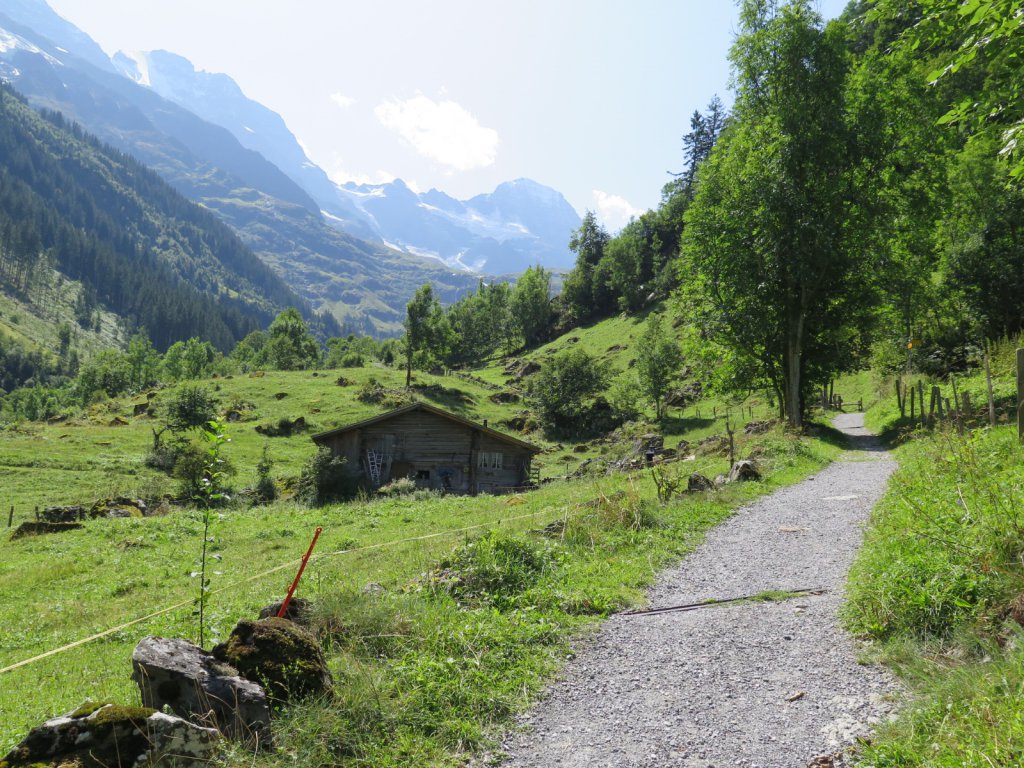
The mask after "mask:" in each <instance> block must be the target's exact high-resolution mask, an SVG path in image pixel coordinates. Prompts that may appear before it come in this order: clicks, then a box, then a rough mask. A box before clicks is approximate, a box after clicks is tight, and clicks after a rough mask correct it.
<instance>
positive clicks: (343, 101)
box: [331, 91, 356, 109]
mask: <svg viewBox="0 0 1024 768" xmlns="http://www.w3.org/2000/svg"><path fill="white" fill-rule="evenodd" d="M331 101H333V102H334V103H335V104H337V105H338V106H339V107H341V108H342V109H345V108H347V107H351V106H352V105H353V104H355V103H356V100H355V99H353V98H352V97H351V96H346V95H345V94H343V93H341V92H340V91H336V92H335V93H332V94H331Z"/></svg>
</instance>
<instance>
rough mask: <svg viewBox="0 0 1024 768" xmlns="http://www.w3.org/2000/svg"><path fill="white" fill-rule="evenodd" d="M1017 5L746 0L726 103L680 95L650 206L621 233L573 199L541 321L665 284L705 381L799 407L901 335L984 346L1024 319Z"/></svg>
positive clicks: (949, 350) (933, 362)
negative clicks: (564, 248) (835, 7)
mask: <svg viewBox="0 0 1024 768" xmlns="http://www.w3.org/2000/svg"><path fill="white" fill-rule="evenodd" d="M1011 6H1012V4H1009V3H1001V2H973V3H966V4H960V3H955V2H939V1H938V0H934V1H932V2H916V3H899V2H891V3H890V2H884V3H868V2H854V3H851V4H850V5H849V7H848V8H847V10H846V12H845V13H844V14H843V16H842V17H841V18H840V19H837V20H835V21H833V22H831V23H829V24H828V25H825V24H823V23H822V21H821V19H820V17H818V16H817V15H816V14H815V13H814V11H813V7H812V4H811V3H808V2H792V3H787V4H785V5H783V6H780V7H776V6H775V4H774V3H762V2H745V3H743V4H742V16H741V18H742V25H741V27H740V30H739V36H738V38H737V40H736V42H735V44H734V47H733V51H732V54H731V59H732V64H733V72H734V78H735V88H736V100H735V103H734V105H733V108H732V111H731V113H730V114H728V115H726V114H725V110H724V109H723V107H722V104H721V102H719V101H718V100H717V99H713V100H712V101H711V102H710V104H709V106H708V108H707V109H706V110H705V111H704V112H696V113H695V114H694V115H693V119H692V122H691V126H690V127H691V130H690V131H689V132H688V133H687V134H686V135H685V136H684V137H683V151H684V163H683V167H682V169H681V170H682V172H681V173H680V175H678V176H677V177H676V178H675V179H674V180H673V181H671V182H670V183H669V184H667V185H666V186H665V188H664V190H663V196H662V203H661V205H660V206H659V207H658V208H657V209H656V210H654V211H649V212H647V213H645V214H643V215H642V216H640V217H639V218H637V219H635V220H633V221H632V222H631V223H630V224H628V225H627V226H626V227H625V228H624V229H623V230H622V232H620V233H619V234H618V235H616V236H615V237H611V236H609V234H608V233H607V232H605V231H604V230H603V229H602V228H601V227H600V225H599V224H598V223H597V221H596V219H595V217H594V216H593V215H592V214H590V215H588V216H587V217H586V218H585V220H584V223H583V226H582V227H581V228H580V229H579V230H578V231H577V233H576V235H575V237H574V238H573V240H572V243H571V246H572V248H573V250H575V251H576V254H577V261H576V266H575V268H574V269H573V271H572V272H571V273H570V274H569V275H568V276H567V278H566V281H565V289H564V291H563V293H562V295H561V297H560V300H559V302H558V306H557V307H556V309H557V321H556V323H555V327H556V328H560V329H567V328H570V327H572V325H574V324H576V323H581V322H583V323H586V322H591V321H593V320H594V319H597V318H601V317H607V316H609V315H611V314H614V313H617V312H621V311H626V312H635V311H637V310H638V309H640V308H643V307H648V306H650V305H652V303H653V302H656V301H660V300H662V299H664V298H666V297H669V296H671V297H672V299H673V301H674V302H675V304H676V305H677V307H678V309H679V314H680V315H681V316H683V317H685V318H687V322H686V323H684V324H683V326H682V327H681V334H682V336H683V337H684V353H685V356H686V358H687V361H688V363H689V364H690V365H691V366H693V367H694V368H695V370H698V371H699V377H700V378H701V379H702V380H703V381H704V382H705V384H706V385H708V386H712V387H716V388H718V389H719V390H720V391H723V392H725V391H732V392H743V391H749V390H751V389H768V390H770V391H773V392H774V393H775V395H776V396H777V397H778V399H779V401H780V402H781V403H783V404H784V409H785V412H786V413H787V415H788V416H789V418H790V419H791V420H793V421H794V422H798V421H799V420H800V414H802V412H803V410H804V408H805V406H806V404H807V403H808V402H810V401H811V400H812V399H814V398H815V397H816V395H815V393H817V392H820V389H821V387H822V386H824V385H825V384H827V383H828V381H829V380H830V379H831V378H832V377H834V376H835V375H837V374H840V373H842V372H843V371H846V370H851V369H855V368H857V367H859V366H863V365H872V364H873V365H876V366H880V367H881V368H883V369H886V370H894V369H897V368H899V367H901V366H905V365H906V363H907V358H906V354H907V345H908V344H911V343H912V346H913V356H914V361H915V365H917V366H920V367H921V369H922V370H924V371H926V372H928V373H933V374H943V375H944V374H946V373H948V372H950V371H953V370H963V369H964V368H965V367H969V366H971V365H976V364H977V361H978V359H979V357H978V353H977V350H979V349H980V348H981V347H982V346H983V345H984V340H985V339H986V338H993V337H999V336H1003V335H1006V334H1015V333H1017V332H1019V331H1020V330H1021V329H1022V328H1024V304H1022V302H1021V301H1020V300H1019V297H1020V295H1021V292H1022V290H1024V254H1022V251H1021V246H1020V243H1019V238H1018V237H1017V236H1016V232H1017V230H1018V229H1019V227H1020V225H1021V223H1022V222H1024V195H1022V193H1021V189H1020V187H1019V184H1018V183H1014V181H1013V178H1014V175H1017V174H1019V170H1020V167H1021V165H1020V160H1019V159H1018V158H1019V152H1018V151H1017V149H1016V138H1015V136H1016V133H1015V131H1017V130H1018V128H1019V123H1017V122H1016V121H1017V120H1018V119H1019V118H1020V116H1021V110H1020V98H1019V89H1018V88H1017V85H1016V83H1017V82H1019V65H1018V64H1017V61H1018V59H1017V58H1016V57H1017V53H1018V52H1019V47H1020V42H1019V40H1020V32H1019V29H1020V25H1019V15H1017V16H1014V15H1013V14H1012V13H1011V12H1010V11H1011ZM1010 19H1017V21H1010ZM990 39H991V42H989V40H990Z"/></svg>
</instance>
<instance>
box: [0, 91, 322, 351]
mask: <svg viewBox="0 0 1024 768" xmlns="http://www.w3.org/2000/svg"><path fill="white" fill-rule="evenodd" d="M0 201H2V202H0V232H2V241H0V281H2V282H3V285H4V287H5V290H8V291H13V292H15V293H19V292H20V293H27V292H29V291H30V289H31V287H32V286H33V283H34V281H36V280H37V279H41V278H43V277H44V276H45V277H48V271H49V270H51V269H56V270H58V271H59V272H60V273H61V274H63V275H64V276H65V277H67V278H69V279H71V280H74V281H79V282H80V283H81V292H80V296H79V297H78V299H77V301H78V305H77V311H76V314H77V318H76V319H77V320H78V321H79V323H80V324H81V325H83V326H88V325H90V324H92V323H93V322H94V316H93V314H94V312H95V311H96V310H97V309H99V308H103V309H106V310H108V311H110V312H113V313H115V314H117V315H118V316H120V317H121V318H123V321H124V325H125V327H126V328H128V329H133V328H144V329H145V330H146V331H147V332H148V333H149V335H150V337H151V338H152V340H153V343H154V344H155V345H156V346H157V347H158V348H159V349H166V348H167V347H168V346H170V345H171V344H172V343H173V342H175V341H178V340H182V339H187V338H189V337H191V336H199V337H201V338H204V339H207V340H209V341H210V342H211V343H212V344H214V345H215V346H217V347H219V348H221V349H225V350H227V349H230V347H231V346H232V345H233V344H234V342H236V341H237V340H239V339H241V338H242V337H243V336H245V335H246V334H248V333H249V332H251V331H253V330H255V329H257V328H260V327H264V326H266V324H267V323H269V321H270V319H271V318H272V317H273V316H274V313H275V311H276V310H278V309H281V308H283V307H285V306H288V305H296V306H298V305H301V304H302V302H301V300H300V299H299V298H298V297H297V296H296V295H295V294H294V293H293V292H292V291H291V290H289V289H288V287H287V286H285V285H284V283H283V282H282V281H281V280H280V278H278V277H277V276H276V275H275V274H274V273H273V271H272V270H271V269H270V268H269V267H267V266H266V265H265V264H263V263H262V262H261V261H260V260H259V259H258V258H257V257H256V256H255V255H254V254H253V253H252V251H250V250H249V249H248V248H247V247H246V246H245V245H243V244H242V243H241V241H239V239H238V238H237V237H236V236H235V235H234V234H233V233H232V232H231V230H229V229H228V228H227V227H226V226H225V225H224V224H223V223H221V222H220V221H219V220H218V219H217V218H216V217H215V216H213V215H212V214H211V213H209V212H208V211H205V210H203V209H202V208H200V207H199V206H196V205H194V204H193V203H190V202H188V201H187V200H185V199H184V198H183V197H182V196H181V195H180V194H178V193H177V192H175V191H174V190H173V189H171V187H170V186H169V185H167V184H166V183H165V182H164V181H163V180H162V179H160V178H159V177H158V176H157V175H156V174H155V173H153V172H151V171H149V170H148V169H146V168H145V167H144V166H143V165H141V164H140V163H139V162H138V161H136V160H133V159H132V158H130V157H128V156H126V155H124V154H122V153H120V152H117V151H115V150H112V149H110V148H109V147H105V146H103V145H102V144H101V143H100V142H99V141H97V140H96V139H95V138H92V137H90V136H88V135H87V134H85V133H84V132H83V131H82V130H81V129H79V128H78V127H76V126H74V125H71V124H69V123H67V122H66V121H65V120H64V119H63V118H61V117H60V116H59V115H56V114H52V113H51V114H48V115H45V116H40V115H39V114H37V113H36V112H34V111H33V110H32V109H31V108H30V107H28V106H27V105H26V104H25V103H24V102H23V101H22V100H21V99H20V97H19V96H18V95H17V94H16V93H15V92H14V91H13V90H12V89H11V88H10V87H9V86H4V87H3V88H2V89H0Z"/></svg>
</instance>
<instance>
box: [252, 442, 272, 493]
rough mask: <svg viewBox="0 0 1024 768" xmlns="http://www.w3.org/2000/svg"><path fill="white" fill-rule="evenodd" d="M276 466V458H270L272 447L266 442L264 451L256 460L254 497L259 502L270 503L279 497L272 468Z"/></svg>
mask: <svg viewBox="0 0 1024 768" xmlns="http://www.w3.org/2000/svg"><path fill="white" fill-rule="evenodd" d="M273 468H274V460H273V459H271V458H270V449H269V447H268V446H267V445H266V443H264V445H263V453H262V454H261V455H260V460H259V461H258V462H256V485H255V486H254V487H253V498H254V501H255V502H256V503H257V504H269V503H270V502H272V501H273V500H274V499H276V498H277V486H276V485H274V478H273V477H271V476H270V470H272V469H273Z"/></svg>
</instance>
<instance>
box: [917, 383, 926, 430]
mask: <svg viewBox="0 0 1024 768" xmlns="http://www.w3.org/2000/svg"><path fill="white" fill-rule="evenodd" d="M917 404H918V405H919V406H921V426H922V427H926V426H928V423H927V421H926V420H927V418H928V417H927V416H925V415H924V382H923V381H918V382H917Z"/></svg>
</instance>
